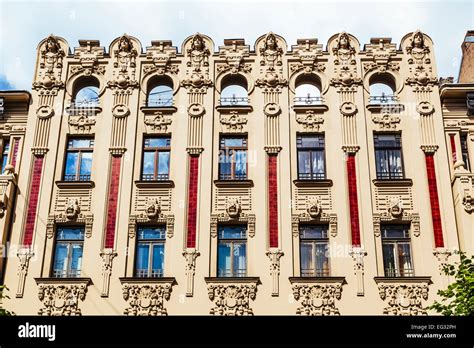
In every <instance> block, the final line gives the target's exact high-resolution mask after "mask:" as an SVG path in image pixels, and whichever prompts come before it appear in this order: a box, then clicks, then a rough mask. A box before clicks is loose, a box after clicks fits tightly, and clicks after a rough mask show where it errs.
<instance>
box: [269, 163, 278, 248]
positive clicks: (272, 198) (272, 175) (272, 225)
mask: <svg viewBox="0 0 474 348" xmlns="http://www.w3.org/2000/svg"><path fill="white" fill-rule="evenodd" d="M277 179H278V173H277V156H275V155H270V156H268V216H269V218H268V225H269V237H270V248H278V182H277Z"/></svg>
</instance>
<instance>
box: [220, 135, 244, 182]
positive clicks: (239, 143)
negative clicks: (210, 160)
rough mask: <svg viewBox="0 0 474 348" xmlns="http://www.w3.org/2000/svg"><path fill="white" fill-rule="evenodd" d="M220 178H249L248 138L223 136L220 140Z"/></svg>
mask: <svg viewBox="0 0 474 348" xmlns="http://www.w3.org/2000/svg"><path fill="white" fill-rule="evenodd" d="M219 150H220V154H219V179H220V180H246V179H247V138H244V137H222V138H221V140H220V147H219Z"/></svg>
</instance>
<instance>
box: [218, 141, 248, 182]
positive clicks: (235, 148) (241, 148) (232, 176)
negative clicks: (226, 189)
mask: <svg viewBox="0 0 474 348" xmlns="http://www.w3.org/2000/svg"><path fill="white" fill-rule="evenodd" d="M226 139H241V140H242V144H243V145H242V146H227V147H223V146H225V140H226ZM230 151H233V152H232V155H231V157H232V160H231V161H230V164H231V165H230V174H227V173H222V162H221V156H224V158H225V159H226V160H227V158H230V156H228V153H230ZM237 151H245V177H244V176H242V177H236V174H235V172H236V170H235V167H236V164H237V162H236V161H235V153H236V152H237ZM226 163H227V162H226ZM248 169H249V161H248V137H247V136H246V135H245V136H244V135H242V136H240V135H227V134H223V135H221V136H220V137H219V158H218V177H219V180H225V181H230V180H235V181H243V180H248ZM229 175H230V177H227V176H229Z"/></svg>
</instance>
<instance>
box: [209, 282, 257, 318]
mask: <svg viewBox="0 0 474 348" xmlns="http://www.w3.org/2000/svg"><path fill="white" fill-rule="evenodd" d="M205 280H206V283H207V290H208V295H209V299H210V300H211V301H212V302H213V307H212V308H211V310H210V312H209V314H211V315H223V316H224V315H236V316H244V315H253V310H252V308H251V307H250V303H251V301H253V300H255V298H256V295H257V285H258V282H259V279H258V278H228V279H225V278H206V279H205Z"/></svg>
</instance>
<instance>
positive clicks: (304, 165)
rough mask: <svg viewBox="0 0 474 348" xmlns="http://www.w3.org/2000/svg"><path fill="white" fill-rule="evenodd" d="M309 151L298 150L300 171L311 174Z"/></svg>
mask: <svg viewBox="0 0 474 348" xmlns="http://www.w3.org/2000/svg"><path fill="white" fill-rule="evenodd" d="M310 156H311V155H310V152H309V151H298V173H299V174H311V157H310Z"/></svg>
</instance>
